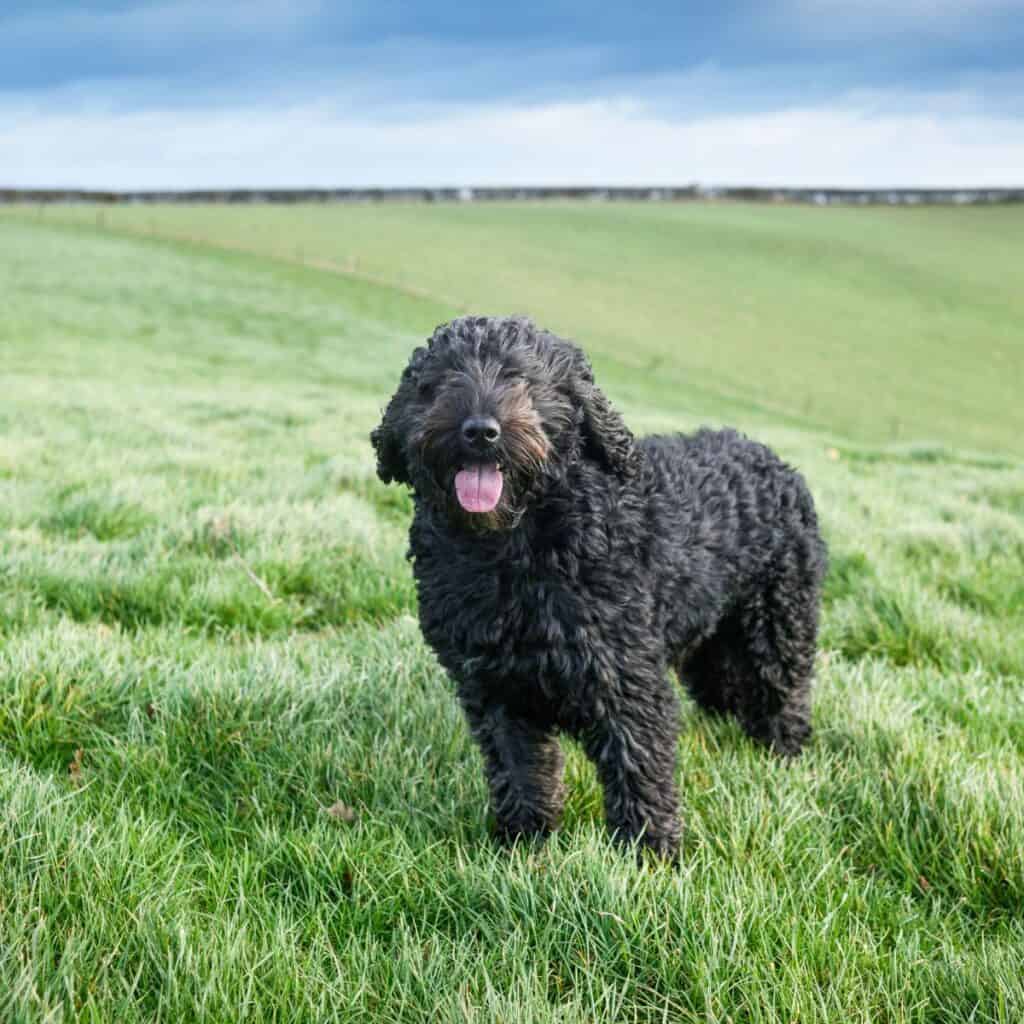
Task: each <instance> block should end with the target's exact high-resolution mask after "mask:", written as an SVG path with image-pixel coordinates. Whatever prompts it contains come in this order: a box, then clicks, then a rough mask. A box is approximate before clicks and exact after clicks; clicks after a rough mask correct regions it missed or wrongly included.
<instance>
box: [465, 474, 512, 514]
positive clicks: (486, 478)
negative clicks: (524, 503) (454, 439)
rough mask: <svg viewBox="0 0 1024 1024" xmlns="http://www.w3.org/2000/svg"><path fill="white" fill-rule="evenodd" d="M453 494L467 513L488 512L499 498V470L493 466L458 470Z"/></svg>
mask: <svg viewBox="0 0 1024 1024" xmlns="http://www.w3.org/2000/svg"><path fill="white" fill-rule="evenodd" d="M455 493H456V495H457V496H458V499H459V504H460V505H461V506H462V507H463V508H464V509H465V510H466V511H467V512H490V511H492V510H493V508H494V506H495V505H497V504H498V501H499V499H500V498H501V470H500V469H498V467H497V466H495V465H490V466H473V467H471V468H470V469H460V470H459V472H458V473H456V474H455Z"/></svg>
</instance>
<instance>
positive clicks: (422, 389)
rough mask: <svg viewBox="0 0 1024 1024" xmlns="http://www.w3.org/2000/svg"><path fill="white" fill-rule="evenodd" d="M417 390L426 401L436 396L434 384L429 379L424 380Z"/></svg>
mask: <svg viewBox="0 0 1024 1024" xmlns="http://www.w3.org/2000/svg"><path fill="white" fill-rule="evenodd" d="M417 391H418V392H419V396H420V398H422V399H423V401H424V402H429V401H430V400H431V399H432V398H433V397H434V385H433V384H431V383H429V382H428V381H422V382H421V383H420V385H419V387H418V388H417Z"/></svg>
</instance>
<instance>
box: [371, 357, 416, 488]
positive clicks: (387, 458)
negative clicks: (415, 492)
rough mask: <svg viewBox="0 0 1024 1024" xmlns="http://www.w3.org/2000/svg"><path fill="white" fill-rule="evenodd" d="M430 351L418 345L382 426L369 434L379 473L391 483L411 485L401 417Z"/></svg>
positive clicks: (386, 481) (389, 405)
mask: <svg viewBox="0 0 1024 1024" xmlns="http://www.w3.org/2000/svg"><path fill="white" fill-rule="evenodd" d="M426 355H427V350H426V349H425V348H417V349H415V350H414V351H413V354H412V357H411V358H410V360H409V364H408V366H406V368H405V369H404V370H403V371H402V379H401V381H400V382H399V384H398V390H397V391H396V392H395V393H394V395H392V396H391V401H390V402H388V407H387V408H386V409H385V410H384V417H383V419H381V421H380V425H379V426H378V427H377V429H376V430H374V431H373V432H372V433H371V434H370V442H371V443H372V444H373V448H374V451H376V453H377V476H379V477H380V478H381V480H383V481H384V483H386V484H390V483H392V482H394V483H399V484H409V483H412V481H411V480H410V478H409V466H408V463H407V462H406V459H405V450H404V448H403V445H402V437H403V433H404V430H403V424H402V420H403V418H404V416H405V411H406V409H407V408H408V406H409V404H410V402H411V400H412V397H413V395H414V393H415V388H416V377H417V371H418V370H419V368H420V366H421V365H422V363H423V360H424V359H425V358H426Z"/></svg>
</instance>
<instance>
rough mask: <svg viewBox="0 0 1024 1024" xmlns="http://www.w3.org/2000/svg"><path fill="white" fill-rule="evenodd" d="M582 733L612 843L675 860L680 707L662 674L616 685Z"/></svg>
mask: <svg viewBox="0 0 1024 1024" xmlns="http://www.w3.org/2000/svg"><path fill="white" fill-rule="evenodd" d="M602 705H603V706H602V713H601V715H600V716H599V718H598V719H597V720H596V721H594V722H593V723H592V724H591V726H590V727H589V728H588V729H587V730H586V731H585V732H584V735H583V741H584V746H585V748H586V751H587V755H588V756H589V757H590V759H591V760H592V761H593V762H594V764H595V765H596V766H597V772H598V776H599V778H600V780H601V784H602V785H603V786H604V804H605V814H606V815H607V818H608V827H609V828H610V829H611V830H612V832H613V834H614V836H615V838H616V840H617V841H619V842H621V843H633V842H637V843H638V844H639V846H640V847H641V848H647V849H651V850H653V851H654V852H656V853H657V854H659V855H660V856H663V857H675V856H676V854H677V852H678V849H679V836H680V832H681V823H680V820H679V797H678V794H677V790H676V782H675V768H676V744H677V740H678V735H679V702H678V699H677V698H676V694H675V690H674V688H673V687H672V686H671V685H670V683H669V681H668V679H667V678H666V677H665V676H664V674H663V673H656V672H651V673H650V674H647V673H643V674H639V675H637V676H635V677H630V678H627V679H622V680H620V681H619V682H618V683H617V685H616V687H615V691H614V693H612V694H610V695H608V697H607V699H606V700H604V701H603V702H602Z"/></svg>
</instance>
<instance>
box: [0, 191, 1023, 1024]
mask: <svg viewBox="0 0 1024 1024" xmlns="http://www.w3.org/2000/svg"><path fill="white" fill-rule="evenodd" d="M1021 239H1024V208H1019V207H1012V208H1004V209H942V210H939V209H911V210H887V209H878V210H876V209H872V210H853V209H827V210H817V209H810V208H787V207H778V208H776V207H768V206H761V207H755V206H743V205H735V206H730V205H700V204H692V205H679V206H658V205H629V204H622V205H599V204H597V205H595V204H580V205H572V204H551V205H545V204H524V205H509V206H503V205H495V206H475V205H452V206H426V205H424V206H415V205H401V204H395V205H388V206H369V205H367V206H345V207H327V208H313V207H298V208H285V207H256V208H248V207H246V208H238V207H224V208H203V207H184V208H177V207H174V208H172V207H166V208H163V207H160V208H150V207H135V208H125V209H120V208H118V209H107V210H101V211H98V210H96V209H93V208H89V207H78V208H47V209H42V210H37V209H11V210H5V211H0V386H2V397H0V800H2V806H3V813H2V814H0V1019H2V1020H11V1021H25V1022H29V1021H32V1022H35V1021H64V1020H68V1021H70V1020H76V1021H77V1020H83V1021H97V1022H99V1021H104V1022H105V1021H110V1020H117V1021H119V1022H120V1024H129V1022H133V1021H152V1020H167V1021H209V1022H215V1021H216V1022H220V1021H296V1022H298V1021H310V1022H313V1021H317V1022H319V1021H328V1020H339V1021H345V1020H353V1021H356V1020H359V1021H363V1020H375V1021H377V1020H379V1021H394V1022H399V1021H402V1022H404V1021H409V1022H414V1021H415V1022H419V1021H423V1020H427V1019H430V1020H438V1021H481V1022H494V1021H508V1022H516V1021H524V1022H525V1021H529V1022H533V1021H538V1022H541V1021H559V1022H581V1024H582V1022H592V1021H598V1020H600V1021H707V1020H726V1019H729V1020H732V1021H736V1022H740V1021H744V1022H745V1021H750V1022H790V1021H796V1020H799V1021H801V1022H809V1021H817V1020H821V1021H840V1020H841V1021H850V1022H852V1021H864V1022H877V1021H920V1022H926V1021H959V1020H974V1021H1004V1022H1007V1024H1013V1022H1017V1021H1020V1020H1021V1019H1022V1018H1024V983H1022V980H1021V977H1022V972H1021V963H1022V962H1024V441H1022V437H1024V403H1021V401H1020V392H1021V387H1022V384H1024V335H1022V333H1021V324H1022V322H1024V258H1022V257H1024V252H1022V248H1024V247H1022V244H1021ZM466 309H471V310H474V311H480V312H488V313H503V312H526V313H530V314H532V315H534V316H535V317H536V318H537V319H538V320H540V321H541V322H543V323H544V324H545V325H546V326H549V327H551V328H552V329H554V330H556V331H558V332H560V333H563V334H567V335H570V336H573V337H575V338H576V339H577V340H578V341H579V342H580V343H581V344H582V345H583V346H584V347H585V348H586V349H587V350H588V351H589V352H590V353H591V355H592V357H593V361H594V364H595V369H596V372H597V377H598V381H599V382H600V383H601V384H602V386H603V387H604V388H605V390H606V391H607V392H608V393H609V395H610V396H611V397H612V399H613V400H614V401H616V403H617V404H618V405H619V406H620V407H621V408H622V410H623V411H624V413H625V415H626V418H627V421H628V422H629V423H630V424H631V425H632V426H633V427H634V428H635V429H636V430H637V431H638V432H644V431H647V430H654V429H659V430H664V429H683V430H685V429H691V428H693V427H695V426H697V425H699V424H700V423H704V422H713V423H722V422H729V423H732V424H735V425H737V426H740V427H741V428H744V429H746V430H748V432H750V433H752V434H754V435H755V436H757V437H758V438H760V439H762V440H765V441H767V442H768V443H771V444H773V445H774V446H775V447H777V448H778V449H779V451H780V452H781V453H782V454H783V455H784V456H785V457H786V458H787V459H788V460H789V461H791V462H792V463H794V464H795V465H797V466H798V467H799V468H800V469H801V470H802V471H803V472H804V473H805V475H806V477H807V478H808V481H809V482H810V485H811V488H812V490H813V491H814V493H815V496H816V499H817V501H818V506H819V510H820V514H821V518H822V521H823V526H824V530H825V533H826V536H827V538H828V540H829V543H830V547H831V552H832V569H831V574H830V577H829V581H828V587H827V594H826V605H825V613H824V622H823V635H822V653H821V656H820V661H819V667H818V688H817V691H816V692H817V699H816V705H815V713H814V722H815V728H816V734H815V738H814V740H813V741H812V744H811V747H810V749H809V751H808V752H807V753H806V754H805V755H804V756H803V758H801V759H800V760H799V761H798V762H797V763H795V764H792V765H784V764H781V763H779V762H778V761H776V760H773V759H772V758H770V757H769V756H768V755H766V754H765V753H764V752H763V751H762V750H761V749H759V748H755V747H754V746H753V745H752V744H751V743H750V742H749V741H748V740H746V739H745V738H744V737H743V736H742V735H741V733H740V730H739V729H738V728H737V727H735V726H733V725H731V724H729V723H724V722H718V721H711V720H709V719H707V718H706V717H704V716H702V715H700V714H698V713H697V711H696V710H695V709H694V708H693V706H692V705H691V704H689V703H688V702H687V703H686V704H685V705H684V720H685V728H684V734H683V737H682V740H681V742H680V749H679V772H680V780H681V786H682V805H683V812H684V815H685V827H686V830H685V838H684V856H683V862H682V865H681V866H680V867H678V868H675V869H671V868H666V867H658V866H653V865H647V866H644V867H640V868H638V867H637V866H636V865H635V864H634V863H633V862H632V861H631V860H628V859H626V858H623V857H622V856H621V854H620V853H618V852H617V851H616V850H615V849H614V848H613V847H612V846H611V844H610V843H609V842H608V840H607V838H606V836H605V834H604V829H603V821H602V815H601V801H600V793H599V791H598V788H597V785H596V782H595V779H594V776H593V773H592V771H591V769H590V767H589V765H588V764H587V763H586V761H585V760H584V759H583V758H582V756H581V755H580V753H579V752H578V751H577V750H576V749H575V748H574V747H571V746H569V747H568V748H567V749H568V750H569V767H568V781H569V786H570V797H569V804H568V808H567V815H566V821H565V825H564V828H563V831H562V832H561V833H560V834H559V835H557V836H556V837H555V838H554V839H553V840H552V842H551V843H549V844H548V845H547V846H546V847H545V848H543V849H542V850H534V849H517V850H515V851H513V852H512V853H510V854H507V853H502V852H500V851H498V850H496V849H495V848H493V847H492V845H491V844H490V842H489V840H488V837H487V816H486V793H485V787H484V781H483V777H482V773H481V772H480V769H479V764H478V758H477V754H476V751H475V750H474V748H473V746H472V744H471V742H470V740H469V737H468V734H467V732H466V730H465V727H464V725H463V723H462V720H461V717H460V714H459V712H458V709H457V707H456V705H455V702H454V699H453V697H452V695H451V693H450V686H449V683H448V681H447V680H446V678H445V676H444V673H443V672H442V671H441V670H440V668H439V667H438V665H437V664H436V662H435V661H434V659H433V657H432V656H431V655H430V653H429V652H428V651H427V650H426V648H425V647H424V645H423V644H422V642H421V640H420V638H419V633H418V629H417V626H416V621H415V595H414V591H413V588H412V585H411V577H410V573H409V567H408V565H407V564H406V562H405V559H404V552H405V531H406V526H407V522H408V516H409V510H410V503H409V500H408V498H407V496H406V495H404V494H403V493H401V492H400V491H398V490H397V489H394V488H391V489H388V488H385V487H383V486H382V485H380V484H379V483H378V482H377V480H376V478H375V476H374V473H373V461H372V453H371V450H370V447H369V444H368V442H367V434H368V432H369V430H370V429H371V427H372V426H373V425H374V424H375V423H376V421H377V418H378V416H379V411H380V409H381V407H382V405H383V404H384V402H385V401H386V399H387V397H388V396H389V395H390V393H391V390H392V388H393V385H394V383H395V381H396V379H397V375H398V372H399V370H400V368H401V366H402V365H403V364H404V360H405V358H406V356H407V355H408V352H409V351H410V350H411V348H412V347H413V346H414V344H416V343H417V342H418V341H419V340H421V339H422V338H423V337H424V336H426V335H427V334H428V333H429V332H430V330H431V329H432V328H433V326H434V325H435V324H436V323H438V322H440V321H442V320H445V319H448V318H449V317H451V316H452V315H455V314H457V313H458V312H461V311H463V310H466Z"/></svg>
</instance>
